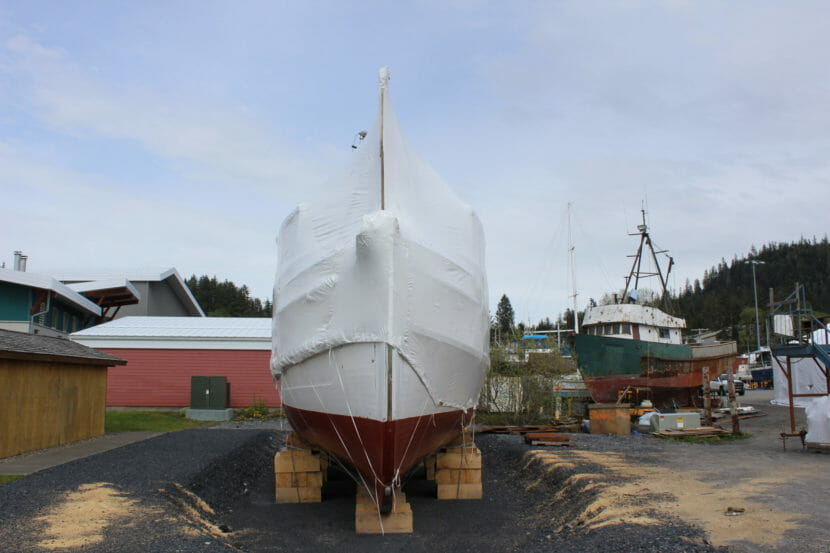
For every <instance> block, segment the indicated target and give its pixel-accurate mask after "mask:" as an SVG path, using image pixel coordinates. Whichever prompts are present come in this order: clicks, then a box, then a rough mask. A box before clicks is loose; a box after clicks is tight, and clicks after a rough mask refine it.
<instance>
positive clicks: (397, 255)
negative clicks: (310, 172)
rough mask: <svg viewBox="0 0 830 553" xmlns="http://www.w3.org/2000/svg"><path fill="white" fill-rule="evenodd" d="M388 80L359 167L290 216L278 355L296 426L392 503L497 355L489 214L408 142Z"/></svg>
mask: <svg viewBox="0 0 830 553" xmlns="http://www.w3.org/2000/svg"><path fill="white" fill-rule="evenodd" d="M388 80H389V77H388V72H387V71H386V69H385V68H384V69H382V70H381V75H380V113H379V116H378V118H377V121H376V122H375V124H374V126H373V128H372V129H371V130H370V131H369V132H368V133H366V136H365V138H364V140H363V141H362V143H361V145H360V147H359V148H358V149H357V151H356V152H355V154H356V156H357V159H355V160H354V162H353V164H352V166H351V168H350V170H349V171H348V172H347V173H346V174H345V175H344V176H343V177H342V179H341V180H340V181H338V182H337V183H336V186H335V187H334V188H333V189H332V190H331V191H330V192H329V195H328V196H327V197H325V198H323V199H322V200H320V201H318V202H315V203H310V204H301V205H300V206H298V207H297V208H296V209H295V210H294V212H293V213H291V214H290V215H289V216H288V218H287V219H286V220H285V221H284V222H283V224H282V227H281V229H280V233H279V238H278V240H277V242H278V268H277V275H276V283H275V287H274V342H273V355H272V360H271V370H272V373H273V375H274V378H275V382H277V384H278V385H279V386H280V388H281V394H282V402H283V407H284V410H285V413H286V415H287V417H288V419H289V421H290V422H291V425H292V426H293V428H294V430H295V432H297V433H298V434H299V436H300V437H301V438H302V439H303V440H305V441H306V442H308V443H310V444H313V445H315V446H317V447H320V448H322V449H323V450H325V451H326V452H328V453H330V454H331V455H333V456H334V457H335V458H336V459H337V460H338V461H340V462H341V463H342V465H343V466H344V467H345V468H347V469H348V470H350V472H351V474H352V476H353V477H354V478H355V480H357V482H358V485H359V486H362V487H364V488H365V489H366V491H367V492H369V495H370V497H372V498H373V499H374V501H376V503H377V506H378V508H379V509H380V510H381V512H387V511H388V510H389V509H390V508H391V505H392V502H393V495H394V493H395V490H396V489H397V488H399V486H400V485H401V482H402V479H403V478H404V477H405V476H406V474H407V472H408V471H410V469H412V467H414V466H415V465H416V464H417V463H419V462H420V461H421V460H422V459H423V458H424V457H426V456H427V455H429V454H430V453H432V452H434V451H435V450H436V449H438V448H439V447H441V446H442V445H444V444H446V443H447V442H448V441H450V440H452V439H453V438H455V437H456V436H457V435H458V434H459V433H460V432H461V430H462V427H463V426H464V425H465V424H467V423H468V422H469V420H470V418H471V417H472V415H473V409H474V407H475V405H476V401H477V399H478V394H479V389H480V387H481V384H482V381H483V379H484V375H485V371H486V368H487V367H488V365H489V359H488V341H489V321H488V311H487V297H488V295H487V281H486V274H485V267H484V238H483V230H482V227H481V224H480V222H479V220H478V217H477V216H476V215H475V213H474V212H473V211H472V209H471V208H470V207H469V206H467V205H466V204H464V203H463V202H461V201H460V200H459V199H458V198H457V197H456V196H455V194H454V193H453V192H452V191H451V190H450V189H449V187H448V186H447V185H446V184H445V183H444V182H443V181H442V180H441V178H440V177H439V176H438V175H437V174H436V173H435V172H434V171H433V170H432V169H431V168H430V167H429V166H428V165H427V164H426V163H425V162H423V161H422V160H421V159H420V158H418V157H417V156H416V155H415V154H414V153H413V152H412V151H411V150H410V149H409V147H408V146H407V144H406V142H405V140H404V138H403V136H402V134H401V131H400V128H399V126H398V121H397V119H396V117H395V115H394V113H393V111H392V107H391V104H390V101H389V98H388Z"/></svg>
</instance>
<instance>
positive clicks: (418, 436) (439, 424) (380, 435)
mask: <svg viewBox="0 0 830 553" xmlns="http://www.w3.org/2000/svg"><path fill="white" fill-rule="evenodd" d="M284 409H285V413H286V415H287V416H288V420H289V421H290V422H291V426H292V427H293V428H294V430H295V431H296V432H297V433H298V434H299V435H300V436H301V437H302V438H303V439H304V440H305V441H307V442H309V443H310V444H313V445H316V446H318V447H320V448H321V449H323V450H324V451H327V452H328V453H331V454H332V455H334V456H336V457H337V458H339V459H340V460H341V461H343V462H344V463H346V464H348V465H350V466H351V467H353V468H355V469H357V471H358V473H359V474H360V476H361V477H362V479H363V482H365V484H366V485H367V486H369V487H370V489H373V490H374V493H375V496H376V499H377V500H378V504H379V505H382V504H384V503H387V502H385V501H383V499H384V497H387V498H388V499H389V500H391V497H389V496H388V495H385V490H386V489H387V488H394V486H395V485H396V484H397V483H399V482H400V480H402V479H403V478H404V476H406V473H407V472H408V471H409V470H410V469H411V468H412V467H414V466H415V464H416V463H418V462H420V461H421V460H422V459H423V458H424V457H426V456H427V455H429V454H430V453H432V452H434V451H435V450H437V449H438V448H440V447H441V446H443V445H445V444H446V443H447V442H449V441H450V440H452V439H453V438H454V437H456V436H457V435H458V434H460V433H461V429H462V427H463V425H464V424H466V423H467V422H468V421H469V420H470V418H471V417H472V411H467V412H464V411H451V412H446V413H437V414H431V415H424V416H420V417H411V418H407V419H400V420H394V421H389V422H381V421H376V420H371V419H364V418H358V417H354V418H353V417H349V416H346V415H332V414H329V413H321V412H317V411H306V410H303V409H297V408H295V407H290V406H288V405H284Z"/></svg>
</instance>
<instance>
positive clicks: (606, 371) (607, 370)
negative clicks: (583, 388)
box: [575, 334, 692, 376]
mask: <svg viewBox="0 0 830 553" xmlns="http://www.w3.org/2000/svg"><path fill="white" fill-rule="evenodd" d="M575 345H576V354H577V356H578V361H579V368H580V370H581V371H582V374H583V375H590V376H611V375H632V376H634V375H640V374H641V373H643V372H645V373H648V372H649V371H648V370H647V369H648V367H647V366H644V362H643V360H644V359H650V360H652V361H653V362H652V365H653V367H652V369H653V372H666V371H667V370H668V371H669V372H671V369H672V368H674V369H678V368H680V367H667V366H665V365H667V364H668V365H676V363H671V362H670V361H669V360H676V361H690V360H691V359H692V348H690V347H689V346H685V345H682V344H660V343H657V342H644V341H643V340H630V339H626V338H612V337H610V336H591V335H589V334H577V335H576V340H575ZM666 361H669V363H666ZM644 369H646V370H645V371H644Z"/></svg>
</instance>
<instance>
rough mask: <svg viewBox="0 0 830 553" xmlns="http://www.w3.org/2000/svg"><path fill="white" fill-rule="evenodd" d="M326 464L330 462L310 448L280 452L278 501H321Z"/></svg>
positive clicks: (277, 459)
mask: <svg viewBox="0 0 830 553" xmlns="http://www.w3.org/2000/svg"><path fill="white" fill-rule="evenodd" d="M293 443H297V442H296V441H294V442H293ZM294 447H296V446H294ZM327 466H328V461H327V460H326V459H324V458H322V456H321V455H320V453H319V452H316V451H313V450H311V449H289V448H285V449H283V450H281V451H279V452H278V453H277V454H276V455H275V456H274V476H275V479H276V500H277V503H319V502H320V501H321V500H322V487H323V482H324V480H325V472H326V468H327Z"/></svg>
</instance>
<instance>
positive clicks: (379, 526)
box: [354, 488, 413, 534]
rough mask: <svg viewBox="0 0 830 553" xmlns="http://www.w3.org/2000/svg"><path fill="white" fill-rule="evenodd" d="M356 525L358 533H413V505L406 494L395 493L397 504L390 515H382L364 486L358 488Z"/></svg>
mask: <svg viewBox="0 0 830 553" xmlns="http://www.w3.org/2000/svg"><path fill="white" fill-rule="evenodd" d="M354 527H355V531H356V532H357V533H358V534H411V533H412V531H413V523H412V507H411V506H410V505H409V503H407V502H406V495H405V494H404V493H402V492H400V491H398V492H397V493H396V494H395V505H394V507H392V512H391V513H389V514H388V515H381V514H380V512H379V511H378V508H377V506H376V505H375V503H374V501H372V498H371V497H369V494H368V493H367V492H366V490H365V489H363V488H358V492H357V497H356V498H355V512H354Z"/></svg>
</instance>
